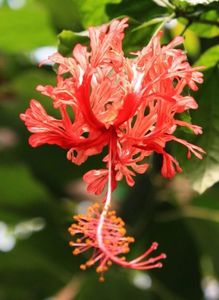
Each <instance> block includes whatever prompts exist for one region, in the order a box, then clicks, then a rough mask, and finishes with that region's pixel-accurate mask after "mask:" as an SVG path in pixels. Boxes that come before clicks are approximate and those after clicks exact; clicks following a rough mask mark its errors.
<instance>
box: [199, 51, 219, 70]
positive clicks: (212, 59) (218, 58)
mask: <svg viewBox="0 0 219 300" xmlns="http://www.w3.org/2000/svg"><path fill="white" fill-rule="evenodd" d="M218 62H219V45H216V46H213V47H211V48H210V49H208V50H207V51H206V52H204V53H203V54H202V55H201V57H200V58H199V59H198V61H197V62H196V63H195V66H205V67H206V69H208V68H211V67H214V66H216V65H217V64H218Z"/></svg>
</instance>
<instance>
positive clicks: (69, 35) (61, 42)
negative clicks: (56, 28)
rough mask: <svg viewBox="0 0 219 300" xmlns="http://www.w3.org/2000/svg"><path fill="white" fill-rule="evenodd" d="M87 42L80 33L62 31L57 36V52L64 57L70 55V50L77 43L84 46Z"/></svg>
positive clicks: (86, 38)
mask: <svg viewBox="0 0 219 300" xmlns="http://www.w3.org/2000/svg"><path fill="white" fill-rule="evenodd" d="M87 41H88V37H86V36H83V35H82V33H81V34H80V33H75V32H73V31H70V30H63V31H62V32H61V33H60V34H59V35H58V51H59V52H60V53H61V54H62V55H64V56H67V55H71V54H72V49H73V48H74V46H75V45H76V44H77V43H80V44H83V45H84V44H85V43H86V42H87Z"/></svg>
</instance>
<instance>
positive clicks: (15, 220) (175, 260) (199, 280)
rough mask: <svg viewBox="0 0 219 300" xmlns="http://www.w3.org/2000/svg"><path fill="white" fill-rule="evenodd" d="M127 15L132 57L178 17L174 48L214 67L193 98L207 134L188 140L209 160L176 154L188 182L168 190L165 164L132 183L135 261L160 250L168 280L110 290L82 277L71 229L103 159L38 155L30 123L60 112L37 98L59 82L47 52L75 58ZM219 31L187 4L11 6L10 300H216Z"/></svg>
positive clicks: (6, 147)
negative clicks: (75, 160) (39, 111)
mask: <svg viewBox="0 0 219 300" xmlns="http://www.w3.org/2000/svg"><path fill="white" fill-rule="evenodd" d="M124 15H127V16H129V24H130V26H129V28H128V29H127V35H126V38H125V41H124V50H125V52H126V53H129V52H130V51H135V50H137V49H139V48H140V47H141V46H143V45H145V44H146V43H147V42H148V41H149V40H150V37H151V35H152V34H153V32H154V30H155V29H156V28H157V27H158V26H159V25H161V24H162V22H163V23H164V22H166V21H167V19H168V18H169V19H175V20H177V21H178V25H176V24H175V21H174V22H172V23H169V24H168V26H165V27H164V38H163V41H164V42H167V41H169V40H170V39H171V38H172V37H173V36H174V35H175V34H180V32H179V28H182V30H183V31H184V32H183V34H185V38H186V46H185V47H186V50H187V52H188V56H189V59H190V61H191V62H192V63H193V64H194V65H204V66H206V68H205V70H204V75H205V82H204V84H203V85H202V86H201V87H200V89H199V91H198V92H197V93H195V94H194V97H195V98H196V99H197V101H198V103H199V109H198V110H196V111H195V112H190V113H188V115H185V116H182V117H183V118H184V117H186V118H190V117H191V120H192V122H193V123H195V124H199V125H201V126H202V127H203V129H204V133H203V135H201V136H198V137H197V136H193V135H191V134H190V133H189V132H188V131H187V132H183V131H182V132H179V135H181V136H184V135H186V136H187V137H188V136H189V137H190V140H191V141H193V142H194V143H195V144H197V145H200V146H201V147H203V148H204V149H205V151H206V152H207V154H206V156H205V158H204V159H203V161H199V160H196V159H195V158H194V157H193V158H191V159H190V160H189V161H188V160H187V159H186V153H185V152H184V149H183V148H181V147H177V148H176V147H175V146H174V145H173V147H172V148H170V151H172V152H173V153H176V156H177V157H180V163H181V165H182V167H183V168H184V169H185V172H184V174H183V175H181V176H177V177H176V178H175V179H174V180H172V181H168V180H166V179H162V178H161V176H160V175H159V168H160V157H159V156H155V157H154V158H153V168H151V170H150V171H149V172H148V173H147V174H146V175H144V176H139V177H138V178H137V180H136V185H135V187H134V188H133V189H128V188H127V187H126V186H125V185H123V184H122V183H121V185H120V189H119V190H118V192H117V193H116V195H115V198H118V201H117V205H118V208H119V211H120V214H121V216H122V217H123V218H124V219H125V221H127V224H128V230H129V232H130V234H134V235H135V236H136V237H137V238H138V242H137V243H136V244H135V245H133V249H132V250H133V252H132V254H133V255H134V254H135V253H139V252H141V250H143V249H144V248H145V243H147V244H148V245H150V243H151V242H152V241H153V240H156V241H158V242H159V244H160V249H162V251H164V252H166V253H167V255H168V258H167V260H166V261H165V266H164V268H163V269H161V270H155V271H152V272H147V273H146V272H135V271H129V270H124V269H120V268H118V267H116V266H115V267H112V268H111V270H110V271H109V273H108V274H107V275H106V283H104V284H100V283H99V282H98V280H97V276H96V274H95V272H94V270H89V271H86V272H85V273H83V272H81V271H80V270H79V265H80V263H81V262H82V261H83V260H85V256H86V255H85V256H84V257H83V255H82V256H81V257H73V256H72V255H71V250H70V248H69V247H68V240H69V236H68V233H67V228H68V226H69V224H70V223H71V219H72V215H73V214H74V212H75V211H76V210H77V208H78V207H79V206H80V205H81V204H83V203H84V202H83V201H84V200H89V197H90V195H87V194H86V193H85V191H84V186H83V183H82V181H81V177H82V175H83V174H84V173H85V172H86V171H87V170H89V169H90V168H97V165H98V164H101V162H100V161H101V160H100V158H98V157H94V158H91V159H90V160H89V161H88V163H86V164H84V165H82V166H81V167H76V166H74V165H72V164H71V163H70V162H69V161H67V160H66V157H65V156H66V153H65V152H64V151H63V150H61V149H57V148H55V147H49V146H43V147H41V148H37V149H32V148H30V147H29V145H28V133H27V130H26V128H25V127H24V125H23V124H22V122H21V121H20V120H19V113H21V112H23V111H24V110H25V108H26V107H27V106H28V103H29V100H30V99H31V98H36V99H40V100H42V101H43V103H44V105H45V106H46V108H47V109H48V110H49V111H52V108H51V103H49V101H48V99H47V98H45V97H42V96H41V95H39V93H37V92H36V91H35V87H36V86H37V85H38V84H49V83H52V82H54V76H55V74H54V71H53V70H52V68H51V67H50V66H46V67H43V68H41V69H39V68H38V67H37V64H38V61H37V60H38V58H37V56H36V53H37V52H36V50H37V49H38V50H39V48H40V47H48V46H49V47H51V46H52V47H58V49H59V51H60V52H61V53H63V54H64V55H69V54H70V53H71V51H72V47H73V46H74V45H75V44H76V43H77V42H81V43H86V42H87V38H86V37H84V36H83V34H81V32H84V31H86V29H87V26H94V25H99V24H102V23H103V22H109V21H110V20H111V19H112V18H116V17H122V16H124ZM170 16H171V17H170ZM218 23H219V6H218V1H213V2H212V3H210V4H206V5H204V4H197V5H191V4H189V1H180V0H172V1H171V0H165V1H164V0H156V1H152V0H149V1H146V0H139V1H132V0H96V1H91V0H84V1H77V0H65V1H61V0H26V1H18V0H17V1H16V0H13V1H6V0H5V1H0V116H1V117H0V278H1V281H0V299H1V300H30V299H31V300H41V299H57V300H70V299H77V300H85V299H86V300H87V299H106V300H107V299H120V300H123V299H124V300H127V299H133V298H135V299H139V300H140V299H147V300H190V299H191V300H201V299H206V300H208V299H209V300H210V299H211V298H208V297H207V295H206V293H207V292H206V291H207V287H208V286H206V282H208V283H209V282H210V283H211V282H215V280H217V281H216V282H217V284H218V285H219V263H218V261H219V202H218V201H219V185H218V183H217V182H218V181H219V139H218V134H219V102H218V101H219V87H218V82H219V73H218V72H219V69H218V62H219V45H218V39H217V38H218V35H219V27H218V25H219V24H218ZM174 24H175V25H174ZM179 24H180V25H179ZM176 26H178V29H176ZM187 32H188V34H187ZM189 32H190V33H189ZM57 35H58V39H57ZM43 53H45V52H43ZM44 58H46V57H44ZM94 166H95V167H94ZM193 188H194V189H195V191H194V190H193ZM197 192H199V193H202V194H200V195H199V194H198V193H197ZM90 200H91V199H90ZM36 220H41V221H40V222H42V226H41V227H37V226H36V225H33V226H32V227H31V226H30V225H28V224H35V222H36ZM34 226H35V227H34ZM18 228H22V230H21V229H20V231H19V232H20V233H19V234H18ZM10 243H11V244H10ZM132 254H130V255H132ZM217 297H218V298H215V300H216V299H219V295H218V296H217Z"/></svg>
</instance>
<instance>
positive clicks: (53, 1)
mask: <svg viewBox="0 0 219 300" xmlns="http://www.w3.org/2000/svg"><path fill="white" fill-rule="evenodd" d="M39 1H40V3H41V4H42V5H45V7H46V8H47V9H48V14H49V15H50V18H51V21H52V24H53V26H54V27H55V28H56V30H57V32H60V31H62V30H63V29H67V30H73V31H81V30H83V25H82V22H81V18H82V16H81V12H80V5H81V4H80V2H81V1H77V0H65V1H62V0H39Z"/></svg>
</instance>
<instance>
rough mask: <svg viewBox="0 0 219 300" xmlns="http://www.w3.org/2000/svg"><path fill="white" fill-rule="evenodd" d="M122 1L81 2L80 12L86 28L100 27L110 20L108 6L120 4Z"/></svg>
mask: <svg viewBox="0 0 219 300" xmlns="http://www.w3.org/2000/svg"><path fill="white" fill-rule="evenodd" d="M120 2H121V0H96V1H93V0H84V1H81V4H80V11H81V16H82V22H83V25H84V27H85V28H87V27H89V26H94V25H100V24H102V23H106V22H108V21H109V20H110V18H109V16H108V15H107V14H106V6H107V5H108V4H118V3H120Z"/></svg>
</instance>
